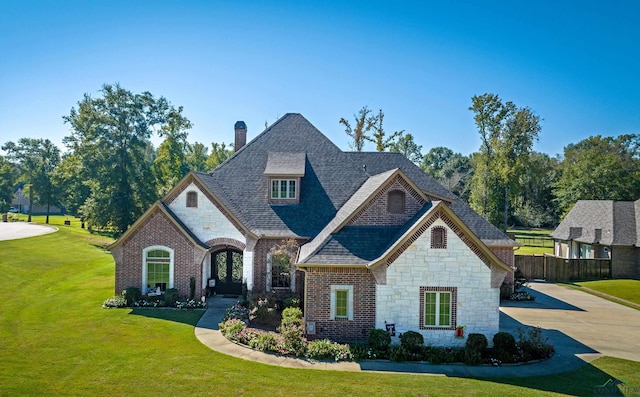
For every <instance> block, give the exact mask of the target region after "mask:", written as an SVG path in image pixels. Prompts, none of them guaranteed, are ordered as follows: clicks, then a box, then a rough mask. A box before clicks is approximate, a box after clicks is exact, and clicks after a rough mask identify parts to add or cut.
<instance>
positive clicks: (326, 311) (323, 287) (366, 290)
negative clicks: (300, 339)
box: [304, 267, 376, 342]
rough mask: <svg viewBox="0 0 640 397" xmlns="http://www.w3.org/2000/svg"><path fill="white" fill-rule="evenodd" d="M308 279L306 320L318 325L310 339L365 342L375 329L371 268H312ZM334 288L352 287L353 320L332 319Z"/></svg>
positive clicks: (373, 288) (373, 284) (373, 289)
mask: <svg viewBox="0 0 640 397" xmlns="http://www.w3.org/2000/svg"><path fill="white" fill-rule="evenodd" d="M305 277H306V287H307V290H306V296H307V297H313V298H312V299H309V298H307V299H305V311H304V315H305V321H307V322H308V321H313V322H315V324H316V335H309V338H310V339H322V338H329V339H331V340H335V341H345V342H347V341H364V340H366V339H367V335H368V332H369V330H371V329H373V328H374V326H375V322H374V319H375V308H376V296H375V279H374V278H373V275H372V274H371V272H369V270H368V269H359V268H338V267H336V268H309V269H308V270H307V272H306V274H305ZM331 285H353V320H347V319H336V320H331V319H330V311H331Z"/></svg>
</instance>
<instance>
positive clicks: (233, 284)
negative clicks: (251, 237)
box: [211, 248, 242, 295]
mask: <svg viewBox="0 0 640 397" xmlns="http://www.w3.org/2000/svg"><path fill="white" fill-rule="evenodd" d="M211 275H212V277H213V278H215V280H216V293H218V294H222V295H240V294H242V252H241V251H239V250H237V249H234V248H225V249H222V250H218V251H215V252H213V253H212V254H211Z"/></svg>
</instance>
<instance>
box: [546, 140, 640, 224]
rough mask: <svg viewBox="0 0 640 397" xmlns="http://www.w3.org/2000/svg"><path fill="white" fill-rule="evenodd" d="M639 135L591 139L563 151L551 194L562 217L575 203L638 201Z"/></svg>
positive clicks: (639, 188)
mask: <svg viewBox="0 0 640 397" xmlns="http://www.w3.org/2000/svg"><path fill="white" fill-rule="evenodd" d="M639 148H640V135H638V134H627V135H620V136H617V137H602V136H600V135H597V136H591V137H589V138H587V139H584V140H582V141H580V142H578V143H575V144H570V145H568V146H567V147H565V149H564V158H563V160H562V162H561V163H560V166H559V169H560V177H559V178H558V180H557V182H556V183H555V184H554V186H553V187H554V189H553V193H554V195H555V196H556V203H557V205H558V207H559V210H560V212H561V214H566V213H567V212H568V211H569V210H570V209H571V207H572V206H573V204H575V202H576V201H578V200H637V199H638V197H640V160H638V159H639V158H640V149H639Z"/></svg>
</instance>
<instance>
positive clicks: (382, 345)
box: [367, 328, 391, 352]
mask: <svg viewBox="0 0 640 397" xmlns="http://www.w3.org/2000/svg"><path fill="white" fill-rule="evenodd" d="M367 342H368V343H369V347H370V348H371V349H373V350H374V351H376V352H386V351H387V350H388V349H389V345H390V344H391V335H389V332H387V330H386V329H379V328H377V329H372V330H371V331H369V336H368V338H367Z"/></svg>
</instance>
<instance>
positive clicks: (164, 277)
mask: <svg viewBox="0 0 640 397" xmlns="http://www.w3.org/2000/svg"><path fill="white" fill-rule="evenodd" d="M142 287H143V288H142V291H143V293H148V292H153V291H157V290H158V288H159V289H160V291H161V292H164V291H166V290H167V288H173V250H172V249H170V248H167V247H147V248H146V249H145V250H144V252H143V266H142Z"/></svg>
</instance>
